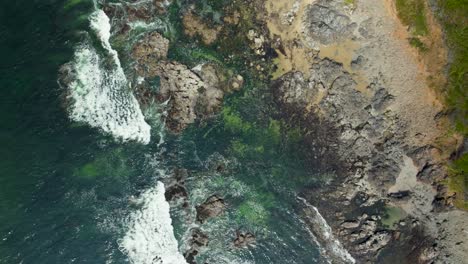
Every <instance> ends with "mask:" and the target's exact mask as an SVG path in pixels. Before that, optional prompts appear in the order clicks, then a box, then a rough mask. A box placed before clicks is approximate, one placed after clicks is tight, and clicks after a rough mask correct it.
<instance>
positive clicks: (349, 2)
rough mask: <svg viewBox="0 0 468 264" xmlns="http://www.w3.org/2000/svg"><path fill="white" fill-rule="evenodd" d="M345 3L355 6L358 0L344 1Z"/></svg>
mask: <svg viewBox="0 0 468 264" xmlns="http://www.w3.org/2000/svg"><path fill="white" fill-rule="evenodd" d="M344 3H345V4H347V5H354V4H356V0H344Z"/></svg>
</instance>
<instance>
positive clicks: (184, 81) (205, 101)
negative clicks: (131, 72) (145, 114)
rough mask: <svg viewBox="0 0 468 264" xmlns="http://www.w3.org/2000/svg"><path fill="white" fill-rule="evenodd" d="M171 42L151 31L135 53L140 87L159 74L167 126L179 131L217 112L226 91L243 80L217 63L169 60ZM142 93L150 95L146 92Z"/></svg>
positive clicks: (235, 88)
mask: <svg viewBox="0 0 468 264" xmlns="http://www.w3.org/2000/svg"><path fill="white" fill-rule="evenodd" d="M168 44H169V42H168V40H167V39H165V38H164V37H163V36H161V35H160V34H159V33H157V32H152V33H149V34H147V35H145V36H143V37H142V38H141V39H140V40H139V41H138V42H137V43H136V44H135V45H134V47H133V52H132V57H133V59H134V61H135V66H134V67H135V73H136V75H137V79H138V80H139V86H138V87H139V88H138V90H143V91H148V90H150V87H151V86H152V84H150V82H151V81H153V80H154V79H155V78H157V80H158V83H157V84H156V85H157V86H158V91H157V92H156V94H155V98H156V99H157V100H158V101H159V102H160V103H163V102H167V118H166V127H167V128H168V129H170V130H171V131H172V132H175V133H179V132H181V131H182V130H184V129H185V128H186V127H187V126H188V125H189V124H192V123H195V121H197V120H203V119H205V118H208V117H210V116H212V115H213V114H215V113H216V112H218V111H219V109H220V107H221V105H222V103H223V98H224V95H225V94H227V93H231V92H234V91H238V90H239V89H241V87H242V85H243V82H244V80H243V78H242V76H240V75H233V74H230V73H228V72H226V71H225V70H223V69H222V68H221V67H220V66H218V65H216V64H214V63H206V64H202V65H198V66H197V67H195V68H193V69H189V68H188V67H187V66H185V65H183V64H181V63H178V62H176V61H169V60H167V52H168ZM153 86H154V84H153ZM142 94H143V96H144V97H148V94H147V93H145V92H143V93H142ZM142 99H147V98H142Z"/></svg>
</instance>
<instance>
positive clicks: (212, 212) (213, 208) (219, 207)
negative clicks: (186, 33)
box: [196, 195, 226, 223]
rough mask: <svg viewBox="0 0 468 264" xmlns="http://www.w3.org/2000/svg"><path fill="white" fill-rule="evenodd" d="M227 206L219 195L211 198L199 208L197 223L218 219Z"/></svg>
mask: <svg viewBox="0 0 468 264" xmlns="http://www.w3.org/2000/svg"><path fill="white" fill-rule="evenodd" d="M225 208H226V204H225V202H224V200H223V199H222V198H221V197H219V196H218V195H213V196H210V197H209V198H208V199H206V201H205V202H204V203H203V204H201V205H199V206H197V208H196V209H197V221H198V222H200V223H204V222H205V221H206V220H207V219H208V218H212V217H216V216H218V215H220V214H222V213H223V212H224V210H225Z"/></svg>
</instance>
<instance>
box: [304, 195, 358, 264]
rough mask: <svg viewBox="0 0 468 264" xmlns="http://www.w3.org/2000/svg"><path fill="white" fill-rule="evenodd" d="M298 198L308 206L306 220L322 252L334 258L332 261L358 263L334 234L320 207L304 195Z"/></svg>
mask: <svg viewBox="0 0 468 264" xmlns="http://www.w3.org/2000/svg"><path fill="white" fill-rule="evenodd" d="M297 199H299V200H300V201H301V202H303V203H304V205H305V206H306V211H305V213H306V218H307V219H306V220H307V222H308V225H309V227H310V228H311V229H312V230H311V231H312V233H313V235H314V236H315V237H314V239H316V240H317V241H318V242H319V243H320V246H322V252H323V253H324V254H325V255H327V256H328V257H330V258H331V259H332V263H356V260H355V259H354V258H353V257H352V256H351V254H349V252H348V251H347V250H346V249H345V248H344V247H343V245H341V243H340V241H339V240H338V239H336V238H335V237H334V236H333V232H332V229H331V227H330V226H329V225H328V223H327V221H326V220H325V218H323V216H322V215H321V214H320V212H319V211H318V209H317V208H315V206H313V205H311V204H310V203H308V202H307V201H306V200H305V199H304V198H302V197H298V198H297Z"/></svg>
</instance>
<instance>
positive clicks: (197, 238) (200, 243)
mask: <svg viewBox="0 0 468 264" xmlns="http://www.w3.org/2000/svg"><path fill="white" fill-rule="evenodd" d="M190 233H191V237H190V240H189V245H190V248H189V250H187V252H185V254H184V257H185V260H187V262H188V263H189V264H196V263H197V262H196V261H195V257H196V256H197V255H198V253H199V252H200V250H201V249H202V248H203V247H206V246H208V244H209V237H208V235H207V234H205V233H204V232H203V231H202V230H201V229H200V228H192V229H191V230H190Z"/></svg>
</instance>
